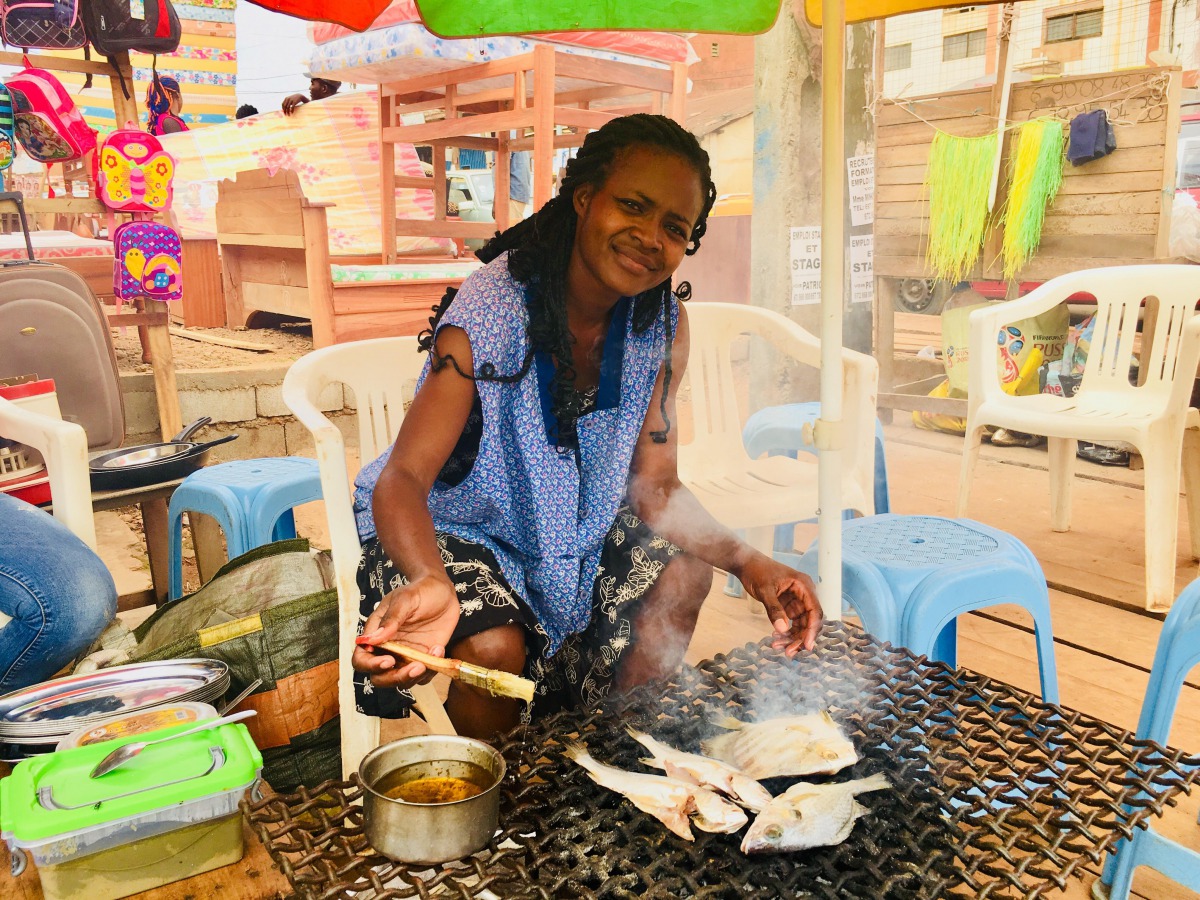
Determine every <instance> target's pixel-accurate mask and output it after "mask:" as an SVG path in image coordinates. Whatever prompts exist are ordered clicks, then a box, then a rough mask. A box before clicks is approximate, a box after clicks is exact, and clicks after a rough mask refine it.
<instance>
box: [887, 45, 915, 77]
mask: <svg viewBox="0 0 1200 900" xmlns="http://www.w3.org/2000/svg"><path fill="white" fill-rule="evenodd" d="M911 67H912V44H896V45H895V46H893V47H884V48H883V71H885V72H895V71H897V70H898V69H908V68H911Z"/></svg>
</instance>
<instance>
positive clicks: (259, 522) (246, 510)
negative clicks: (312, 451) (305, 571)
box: [168, 456, 321, 600]
mask: <svg viewBox="0 0 1200 900" xmlns="http://www.w3.org/2000/svg"><path fill="white" fill-rule="evenodd" d="M320 499H321V474H320V470H319V468H318V466H317V461H316V460H315V459H304V458H302V457H298V456H291V457H280V458H268V459H243V460H235V461H233V462H227V463H219V464H218V465H215V466H206V467H205V468H203V469H199V470H197V471H195V472H193V473H192V474H191V475H189V476H188V477H187V478H185V479H184V480H183V484H181V485H180V486H179V487H177V488H176V489H175V493H174V494H172V495H171V503H170V506H169V507H168V520H169V522H170V529H171V530H170V547H169V556H168V563H169V565H170V570H171V579H170V594H169V596H168V599H169V600H178V599H179V597H180V596H181V595H182V594H183V514H184V512H186V511H189V510H190V511H192V512H198V513H204V514H205V515H208V516H212V517H213V518H214V519H216V520H217V524H218V525H220V526H221V530H222V531H223V532H225V544H226V546H227V547H228V550H229V558H230V559H233V558H234V557H235V556H240V555H241V554H243V553H245V552H246V551H248V550H253V549H254V548H255V547H260V546H262V545H263V544H266V543H269V542H271V541H283V540H287V539H288V538H294V537H295V536H296V520H295V518H294V517H293V515H292V507H294V506H299V505H300V504H302V503H308V502H310V501H312V500H320Z"/></svg>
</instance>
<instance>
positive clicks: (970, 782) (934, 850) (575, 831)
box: [246, 623, 1200, 900]
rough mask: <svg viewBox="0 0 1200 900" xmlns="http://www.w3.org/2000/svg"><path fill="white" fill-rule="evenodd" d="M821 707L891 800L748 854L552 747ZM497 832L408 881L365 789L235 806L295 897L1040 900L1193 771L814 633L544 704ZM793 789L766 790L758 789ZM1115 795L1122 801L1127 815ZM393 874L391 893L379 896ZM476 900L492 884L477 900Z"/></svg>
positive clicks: (1032, 707) (685, 737)
mask: <svg viewBox="0 0 1200 900" xmlns="http://www.w3.org/2000/svg"><path fill="white" fill-rule="evenodd" d="M825 707H828V708H830V710H831V712H832V714H833V716H834V718H835V719H837V720H838V721H839V722H841V723H842V724H843V726H844V727H845V728H846V730H847V731H848V733H850V735H851V736H852V738H853V739H854V742H855V744H856V745H857V747H858V748H859V751H860V753H861V755H862V757H863V758H862V760H861V761H860V762H859V763H858V764H857V765H856V766H854V767H853V768H852V769H849V770H846V771H843V772H842V773H840V774H839V775H838V776H836V780H846V779H848V778H850V777H862V776H865V775H869V774H872V773H875V772H884V773H886V774H887V775H888V777H889V778H890V779H891V781H892V783H893V784H894V785H895V789H894V790H891V791H879V792H875V793H870V794H864V795H861V796H860V797H859V802H861V803H862V804H863V805H865V806H867V807H868V808H869V809H870V814H869V815H867V816H865V817H864V818H862V819H860V820H859V821H858V823H857V825H856V826H855V828H854V831H853V832H852V833H851V835H850V837H849V838H848V839H847V840H846V841H845V842H844V843H842V844H841V845H839V846H836V847H828V848H823V849H819V850H814V851H808V852H805V853H796V854H787V855H778V856H755V857H746V856H743V855H742V854H741V852H740V851H739V849H738V844H739V841H740V838H741V835H740V834H735V835H719V834H705V833H703V832H697V833H696V841H695V843H692V844H689V843H686V842H685V841H682V840H680V839H679V838H676V837H675V836H674V835H671V834H670V833H669V832H667V830H666V829H665V828H664V827H663V826H662V825H660V824H659V823H658V822H657V821H656V820H654V819H652V818H651V817H649V816H647V815H645V814H644V813H642V812H640V811H639V810H637V809H636V808H634V807H633V805H632V804H630V803H629V802H627V801H626V800H624V799H623V798H622V797H620V796H618V795H616V794H613V793H611V792H609V791H607V790H605V789H603V788H600V787H598V786H596V785H594V784H593V783H592V782H591V781H590V780H588V779H587V777H586V776H585V774H584V772H583V770H582V769H580V768H579V767H578V766H576V765H574V764H573V763H570V762H568V761H566V760H564V758H563V757H562V755H561V753H560V752H559V751H560V749H561V744H560V741H561V740H562V739H565V738H568V737H575V736H578V737H580V738H582V739H583V740H584V741H586V742H587V743H588V744H589V746H590V747H591V748H592V750H593V752H594V753H595V754H596V756H597V757H598V758H600V759H602V760H603V761H605V762H609V763H612V764H614V765H618V766H623V767H626V768H630V769H633V770H639V771H645V770H644V769H642V767H640V766H639V764H638V763H637V758H638V757H639V756H640V755H642V752H643V751H642V750H641V748H640V747H639V746H638V745H637V744H635V743H634V741H633V740H632V739H631V738H629V737H628V736H627V735H626V734H625V732H624V726H625V725H626V724H632V725H634V726H635V727H639V728H642V729H644V730H647V731H650V732H651V733H653V734H654V735H655V736H656V737H658V738H660V739H662V740H665V741H667V742H669V743H672V744H674V745H676V746H678V747H681V748H683V749H688V750H696V749H697V748H698V744H699V739H700V738H701V737H705V736H707V735H709V734H712V733H713V732H715V731H717V730H719V729H717V728H716V727H715V726H713V725H711V724H710V722H709V718H710V716H711V715H712V714H714V713H716V714H734V715H738V716H740V717H743V718H755V717H765V716H768V715H771V714H782V713H787V714H792V713H798V712H809V711H813V710H817V709H821V708H825ZM501 750H502V752H503V753H504V756H505V758H506V760H507V761H508V765H509V778H508V781H507V782H506V784H505V786H504V792H503V797H502V800H501V827H502V831H501V833H499V834H498V835H496V837H495V838H494V839H493V842H492V844H491V845H490V846H489V847H488V848H487V849H486V850H485V851H483V852H481V853H480V854H478V855H477V856H476V857H474V858H472V859H470V860H468V862H467V864H466V865H465V866H464V865H461V864H454V865H451V866H439V867H436V868H434V869H432V870H430V869H427V870H425V871H423V872H418V871H416V870H415V869H414V868H410V867H407V866H404V865H402V864H399V863H395V862H391V861H389V860H387V859H385V858H383V857H381V856H379V855H377V854H374V853H373V852H372V851H371V849H370V848H369V847H368V846H367V845H366V841H365V839H364V837H363V835H362V828H361V823H362V812H361V806H360V804H359V802H358V801H359V797H360V796H361V789H360V788H359V787H358V786H357V784H356V783H355V782H330V783H327V784H325V785H322V786H320V787H318V788H316V789H314V791H312V792H303V791H302V792H301V793H299V794H294V795H289V796H272V797H267V798H266V799H264V800H262V801H260V802H258V803H256V804H253V805H251V806H248V807H246V812H247V814H248V816H249V819H250V822H251V824H252V825H253V826H254V827H255V828H256V829H257V831H258V833H259V835H260V836H261V838H262V840H263V842H264V844H265V845H266V847H267V849H268V850H269V851H270V853H271V855H272V857H273V858H274V859H275V861H276V862H277V863H278V864H279V865H280V867H281V868H282V869H283V871H284V873H285V874H286V875H287V876H288V878H289V879H290V880H291V881H292V883H293V885H294V886H295V888H296V891H297V894H298V895H299V896H300V897H301V898H306V900H307V898H322V900H331V898H350V897H353V896H355V894H356V893H357V892H361V891H364V890H367V889H373V890H374V891H375V892H376V894H375V897H376V898H377V900H392V898H403V897H431V896H434V895H437V896H442V897H444V896H453V897H463V898H468V897H476V896H481V895H485V894H484V892H485V891H486V890H490V891H491V892H493V893H494V894H495V895H497V896H500V897H506V898H507V897H513V898H526V897H528V898H547V897H579V898H626V897H638V898H664V900H665V898H672V900H673V898H678V897H696V898H713V900H716V898H730V900H732V898H742V897H746V896H751V895H754V896H761V897H784V896H786V897H818V898H828V900H847V898H863V900H880V898H898V900H899V898H941V897H989V898H998V897H1040V896H1043V895H1045V894H1046V893H1047V892H1051V891H1054V890H1056V889H1058V888H1062V887H1064V886H1065V885H1066V883H1067V881H1068V879H1070V878H1071V877H1072V876H1079V875H1081V874H1082V870H1081V866H1083V865H1084V864H1085V863H1088V862H1091V863H1093V864H1095V863H1098V862H1099V861H1100V857H1101V855H1102V854H1103V853H1104V851H1105V850H1107V849H1108V848H1109V847H1110V846H1111V845H1112V844H1114V843H1115V842H1116V841H1117V840H1119V839H1120V838H1121V837H1122V836H1128V835H1129V834H1130V832H1131V829H1132V828H1133V827H1136V826H1137V825H1138V824H1139V823H1141V822H1142V821H1143V820H1144V819H1145V818H1146V817H1148V816H1150V815H1152V814H1161V812H1162V810H1163V808H1164V807H1165V806H1167V805H1173V804H1174V802H1175V801H1176V799H1177V797H1178V795H1179V793H1180V792H1182V791H1187V790H1190V786H1191V784H1192V782H1193V781H1194V780H1195V779H1196V778H1197V776H1198V774H1200V758H1196V757H1189V756H1185V755H1184V754H1182V753H1179V752H1178V751H1173V750H1165V749H1163V748H1161V747H1159V746H1157V745H1155V744H1151V743H1147V742H1138V741H1134V740H1133V736H1132V734H1130V733H1129V732H1126V731H1122V730H1119V729H1116V728H1114V727H1112V726H1110V725H1106V724H1105V723H1103V722H1100V721H1098V720H1096V719H1092V718H1090V717H1087V716H1084V715H1082V714H1080V713H1075V712H1073V711H1070V710H1064V709H1061V708H1059V707H1055V706H1049V705H1046V704H1044V703H1041V702H1040V701H1038V700H1037V699H1036V698H1034V697H1032V696H1031V695H1029V694H1026V693H1024V692H1021V691H1018V690H1017V689H1015V688H1013V687H1011V686H1009V685H1007V684H1004V683H1002V682H997V681H993V680H991V679H988V678H985V677H983V676H979V675H975V674H973V673H968V672H964V671H961V670H958V671H955V670H950V669H948V668H946V667H945V666H942V665H939V664H930V663H928V662H926V661H925V660H924V659H916V658H914V657H912V656H910V655H909V654H907V653H906V652H904V651H900V650H894V649H891V648H890V647H887V646H881V645H879V644H878V643H876V642H875V641H873V640H872V639H871V638H870V637H869V636H867V635H865V634H863V633H862V632H860V631H858V630H856V629H851V628H848V627H846V626H844V625H841V624H837V623H831V624H828V625H826V627H825V629H824V631H823V633H822V635H821V639H820V642H819V646H818V648H817V652H816V653H814V654H811V655H809V654H801V656H800V657H798V658H797V659H796V660H795V661H793V662H788V661H787V660H785V659H784V658H783V657H782V656H781V655H779V654H777V653H775V652H774V651H772V650H770V649H769V648H766V647H763V646H755V645H750V646H747V647H745V648H742V649H739V650H736V651H734V652H733V653H730V654H729V655H728V656H718V657H717V658H716V659H714V660H711V661H709V662H706V663H703V664H702V665H701V666H700V667H699V668H697V669H692V668H685V669H684V670H683V671H681V672H680V673H679V674H678V677H677V678H676V679H675V680H673V681H671V682H669V683H668V684H666V685H665V686H664V685H662V684H659V685H653V686H649V687H646V688H642V689H640V690H638V691H636V692H634V693H632V694H631V695H630V696H628V697H626V698H624V699H623V700H621V701H618V702H616V703H614V704H613V705H612V707H611V708H610V709H608V710H606V711H603V712H598V713H593V714H580V713H560V714H558V715H556V716H553V717H551V718H549V719H546V720H544V721H541V722H539V723H538V724H536V725H534V726H531V727H529V728H527V729H521V728H519V729H517V730H516V731H514V732H512V733H511V734H510V735H509V736H508V740H506V741H505V742H504V743H503V745H502V746H501ZM787 785H788V782H787V781H783V780H778V781H776V782H767V786H768V788H770V789H771V790H772V792H773V793H778V792H780V791H781V790H783V789H784V788H785V787H787ZM1124 804H1131V807H1132V812H1129V811H1126V810H1125V809H1124V808H1123V806H1124ZM385 885H387V887H385ZM485 896H486V895H485Z"/></svg>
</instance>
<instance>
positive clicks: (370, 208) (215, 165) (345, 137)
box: [160, 91, 453, 255]
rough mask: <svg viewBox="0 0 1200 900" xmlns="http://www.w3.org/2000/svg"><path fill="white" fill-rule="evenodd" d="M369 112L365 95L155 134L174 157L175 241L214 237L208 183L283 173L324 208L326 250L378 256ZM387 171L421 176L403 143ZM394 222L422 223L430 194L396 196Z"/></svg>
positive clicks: (374, 107) (375, 137)
mask: <svg viewBox="0 0 1200 900" xmlns="http://www.w3.org/2000/svg"><path fill="white" fill-rule="evenodd" d="M378 117H379V108H378V103H377V100H376V94H375V92H374V91H367V92H362V93H355V94H337V95H335V96H333V97H329V98H328V99H325V100H320V101H318V102H315V103H305V104H304V105H303V106H301V107H300V108H299V109H298V110H296V112H295V113H294V114H293V115H291V116H285V115H284V114H283V113H282V112H281V111H279V110H276V111H274V112H269V113H263V114H261V115H257V116H251V117H250V118H247V119H238V120H236V121H233V122H226V123H225V124H223V125H210V126H207V127H205V128H196V129H194V130H192V131H184V132H180V133H178V134H168V135H163V136H162V138H161V139H160V140H161V141H162V144H163V148H164V149H165V150H166V151H167V152H168V153H170V154H171V155H172V156H174V157H175V161H176V164H177V165H176V174H175V201H174V203H173V205H172V207H171V208H172V210H173V212H174V213H175V217H176V220H177V225H178V228H179V231H180V232H181V233H182V235H183V236H184V237H185V238H211V237H215V236H216V231H217V228H216V205H217V183H218V182H219V181H221V180H222V179H224V178H234V177H235V176H236V175H237V173H238V172H241V171H244V170H247V169H260V168H265V169H268V170H269V171H271V172H272V173H274V172H275V171H276V170H278V169H292V170H293V171H295V172H296V174H297V175H298V176H299V177H300V183H301V184H302V185H303V187H304V196H306V197H307V198H308V199H309V200H319V201H322V202H325V203H333V204H334V206H332V207H330V208H329V209H328V210H327V211H326V214H327V217H328V221H329V251H330V253H332V254H334V255H354V254H378V253H379V252H380V245H379V231H380V215H379V119H378ZM396 169H397V171H398V172H400V173H401V174H404V175H421V174H422V172H421V161H420V160H419V159H418V158H417V152H416V150H415V149H414V148H413V147H412V145H411V144H398V145H396ZM396 215H397V216H398V217H399V218H402V219H403V218H411V219H432V218H433V193H432V192H431V191H416V190H407V189H406V190H398V191H396ZM451 247H453V242H451V241H449V240H446V239H439V238H416V237H408V238H400V239H398V240H397V242H396V250H397V252H400V253H405V252H413V251H422V250H429V251H433V252H436V251H439V250H448V249H449V248H451Z"/></svg>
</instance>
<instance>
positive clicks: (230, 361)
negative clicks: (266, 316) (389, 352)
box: [113, 322, 312, 372]
mask: <svg viewBox="0 0 1200 900" xmlns="http://www.w3.org/2000/svg"><path fill="white" fill-rule="evenodd" d="M175 327H176V328H179V327H181V326H175ZM186 330H187V331H188V332H189V333H190V334H193V335H195V336H196V337H197V338H199V340H191V339H189V338H186V337H182V336H181V335H178V334H172V335H171V352H172V354H174V358H175V370H176V371H181V370H186V369H236V368H238V367H241V366H262V365H267V364H270V363H284V362H288V361H290V360H293V359H299V358H300V357H301V356H303V355H304V354H305V353H307V352H308V351H309V350H311V349H312V325H311V324H310V323H308V322H280V323H275V324H272V325H269V326H267V327H265V328H250V329H247V328H243V329H241V330H234V329H230V328H191V329H186ZM206 337H211V338H219V339H223V340H233V341H239V342H243V343H248V344H255V345H257V346H258V347H260V348H261V349H255V350H248V349H240V348H235V347H226V346H222V345H220V344H215V343H212V342H209V341H205V340H204V338H206ZM113 348H114V349H115V350H116V353H117V368H118V370H119V371H121V372H149V371H151V368H150V364H149V363H147V362H143V361H142V347H141V343H140V342H139V340H138V332H137V329H136V328H126V329H123V333H122V331H114V332H113Z"/></svg>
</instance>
